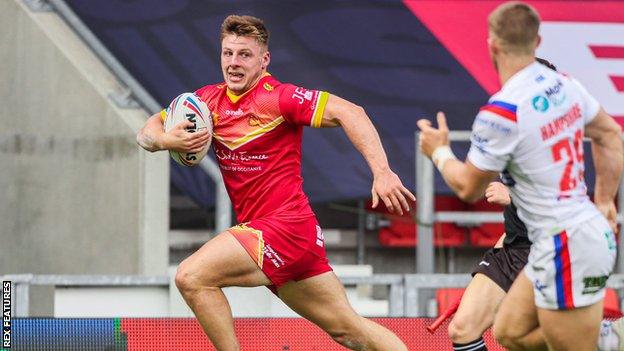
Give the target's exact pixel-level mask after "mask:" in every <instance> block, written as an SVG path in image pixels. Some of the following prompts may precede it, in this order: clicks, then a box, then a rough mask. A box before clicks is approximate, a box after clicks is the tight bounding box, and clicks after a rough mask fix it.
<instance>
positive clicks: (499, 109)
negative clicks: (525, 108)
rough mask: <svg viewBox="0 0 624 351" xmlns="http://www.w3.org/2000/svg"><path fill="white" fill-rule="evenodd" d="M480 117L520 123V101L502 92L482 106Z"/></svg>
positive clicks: (508, 122)
mask: <svg viewBox="0 0 624 351" xmlns="http://www.w3.org/2000/svg"><path fill="white" fill-rule="evenodd" d="M478 117H479V118H486V119H493V120H499V121H500V122H504V123H506V124H515V123H516V122H517V121H518V100H517V98H516V97H514V96H513V95H511V94H508V93H506V92H505V91H503V90H501V91H499V92H498V93H496V94H494V95H492V97H491V98H490V99H489V100H488V102H487V103H486V104H485V105H483V106H481V108H480V109H479V115H478Z"/></svg>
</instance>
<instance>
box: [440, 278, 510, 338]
mask: <svg viewBox="0 0 624 351" xmlns="http://www.w3.org/2000/svg"><path fill="white" fill-rule="evenodd" d="M504 297H505V291H504V290H503V289H502V288H501V287H500V286H498V284H496V283H495V282H494V281H493V280H492V279H490V278H489V277H487V276H486V275H484V274H481V273H477V274H476V275H475V276H474V278H472V280H471V281H470V284H468V287H466V290H465V292H464V295H463V296H462V299H461V303H460V304H459V308H458V309H457V312H455V316H454V317H453V320H452V321H451V323H450V324H449V328H448V331H449V337H450V339H451V341H453V347H457V348H458V349H459V348H461V347H463V348H464V349H465V348H466V347H469V346H473V347H472V348H470V349H471V350H473V349H474V350H485V345H484V346H483V347H482V348H480V349H479V348H475V347H477V346H478V345H477V344H480V343H482V342H483V339H481V337H482V335H483V332H484V331H485V330H486V329H487V328H489V327H490V326H491V325H492V323H494V316H495V314H496V310H497V309H498V306H499V305H500V303H501V301H502V300H503V298H504Z"/></svg>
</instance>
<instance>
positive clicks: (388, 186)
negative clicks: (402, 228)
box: [371, 170, 416, 215]
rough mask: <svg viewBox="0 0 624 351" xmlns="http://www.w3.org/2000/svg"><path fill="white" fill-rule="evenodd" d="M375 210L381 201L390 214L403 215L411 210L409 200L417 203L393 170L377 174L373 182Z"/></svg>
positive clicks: (372, 191)
mask: <svg viewBox="0 0 624 351" xmlns="http://www.w3.org/2000/svg"><path fill="white" fill-rule="evenodd" d="M371 193H372V195H373V208H376V207H377V205H378V204H379V199H381V201H383V203H384V204H385V205H386V208H387V209H388V211H390V213H394V214H399V215H402V214H403V210H405V211H406V212H408V211H409V210H410V207H409V203H408V201H407V200H408V199H410V200H412V201H416V197H414V194H412V193H411V192H410V191H409V190H407V188H406V187H404V186H403V183H401V180H400V179H399V177H398V176H397V175H396V174H395V173H394V172H392V171H391V170H387V171H383V172H381V173H380V174H375V178H374V180H373V189H372V190H371Z"/></svg>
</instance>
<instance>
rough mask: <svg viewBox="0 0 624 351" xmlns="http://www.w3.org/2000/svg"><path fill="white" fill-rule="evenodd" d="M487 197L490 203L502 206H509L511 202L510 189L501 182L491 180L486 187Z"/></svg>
mask: <svg viewBox="0 0 624 351" xmlns="http://www.w3.org/2000/svg"><path fill="white" fill-rule="evenodd" d="M485 198H486V200H487V202H489V203H492V204H497V205H502V206H508V205H509V204H510V203H511V196H510V195H509V189H507V187H506V186H505V185H504V184H503V183H501V182H491V183H490V184H489V185H488V187H487V189H485Z"/></svg>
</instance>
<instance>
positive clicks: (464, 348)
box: [453, 338, 487, 351]
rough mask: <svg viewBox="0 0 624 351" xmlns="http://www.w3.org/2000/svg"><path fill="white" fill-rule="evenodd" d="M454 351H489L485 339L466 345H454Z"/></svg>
mask: <svg viewBox="0 0 624 351" xmlns="http://www.w3.org/2000/svg"><path fill="white" fill-rule="evenodd" d="M453 350H455V351H487V347H486V346H485V342H484V341H483V338H478V339H477V340H473V341H471V342H467V343H465V344H457V343H453Z"/></svg>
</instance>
